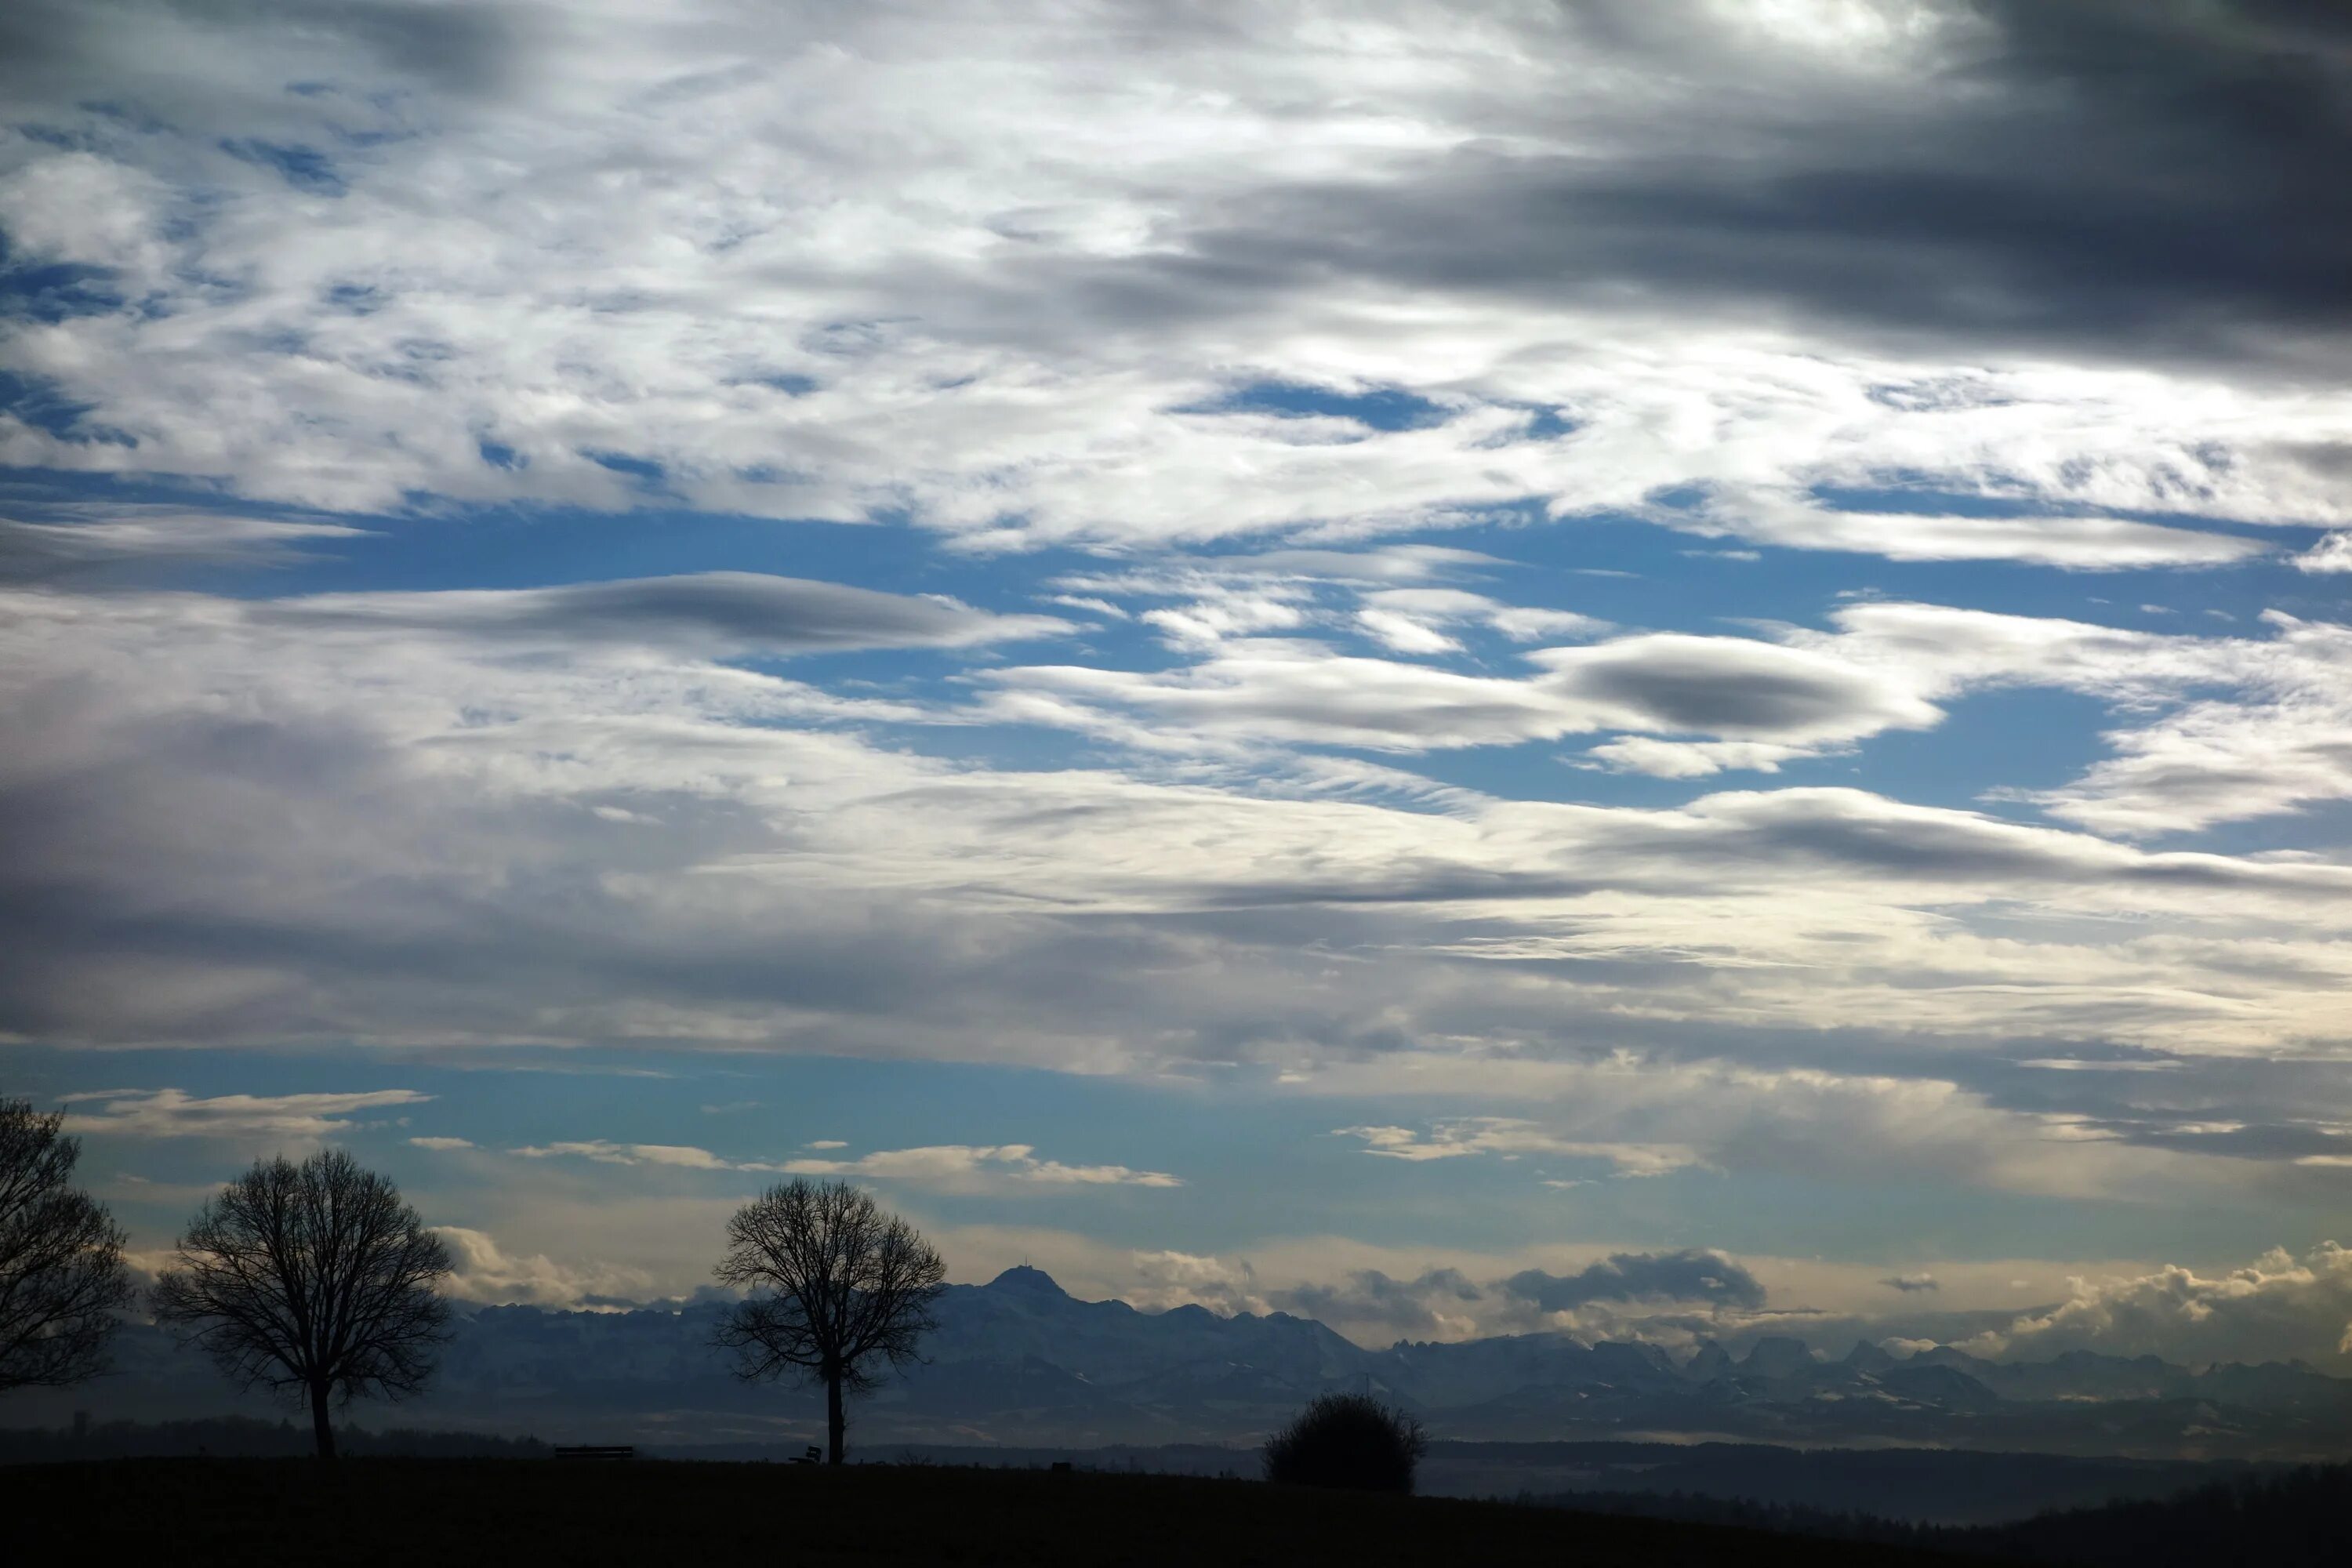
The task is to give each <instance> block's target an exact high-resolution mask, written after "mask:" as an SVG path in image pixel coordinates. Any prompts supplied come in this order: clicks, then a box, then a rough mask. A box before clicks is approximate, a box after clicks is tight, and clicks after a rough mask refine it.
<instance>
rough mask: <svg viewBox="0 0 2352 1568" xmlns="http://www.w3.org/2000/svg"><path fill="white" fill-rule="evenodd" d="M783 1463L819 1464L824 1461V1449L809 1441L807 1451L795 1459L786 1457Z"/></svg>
mask: <svg viewBox="0 0 2352 1568" xmlns="http://www.w3.org/2000/svg"><path fill="white" fill-rule="evenodd" d="M784 1463H786V1464H788V1465H821V1464H823V1463H824V1449H823V1448H820V1447H817V1446H816V1445H815V1444H814V1443H811V1444H810V1445H809V1446H808V1452H807V1453H805V1454H803V1455H802V1456H801V1457H800V1458H797V1459H786V1460H785V1461H784Z"/></svg>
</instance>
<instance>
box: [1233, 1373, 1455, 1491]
mask: <svg viewBox="0 0 2352 1568" xmlns="http://www.w3.org/2000/svg"><path fill="white" fill-rule="evenodd" d="M1428 1448H1429V1438H1428V1436H1427V1435H1426V1434H1425V1433H1423V1431H1422V1429H1421V1423H1420V1422H1418V1421H1416V1420H1414V1419H1413V1418H1412V1416H1411V1415H1407V1414H1405V1412H1403V1411H1402V1410H1392V1409H1391V1408H1390V1407H1389V1406H1387V1405H1382V1404H1381V1402H1380V1401H1379V1400H1377V1399H1374V1398H1373V1397H1372V1396H1371V1395H1370V1394H1324V1395H1322V1396H1321V1397H1320V1398H1318V1399H1317V1400H1316V1401H1315V1402H1314V1403H1313V1404H1311V1405H1308V1406H1307V1408H1306V1409H1305V1410H1303V1411H1301V1412H1299V1414H1298V1415H1297V1418H1295V1419H1294V1420H1293V1421H1292V1422H1291V1423H1290V1425H1289V1426H1285V1427H1284V1428H1283V1429H1282V1430H1281V1431H1279V1432H1276V1434H1275V1435H1274V1436H1272V1437H1270V1438H1268V1439H1267V1440H1266V1445H1265V1479H1267V1480H1270V1481H1276V1482H1279V1483H1282V1484H1284V1485H1288V1486H1299V1487H1342V1488H1346V1489H1349V1490H1352V1491H1366V1492H1410V1491H1412V1472H1413V1467H1415V1466H1416V1465H1418V1464H1420V1462H1421V1457H1422V1455H1423V1454H1424V1453H1426V1452H1427V1451H1428Z"/></svg>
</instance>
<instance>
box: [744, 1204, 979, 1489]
mask: <svg viewBox="0 0 2352 1568" xmlns="http://www.w3.org/2000/svg"><path fill="white" fill-rule="evenodd" d="M713 1272H714V1273H715V1274H717V1275H718V1277H719V1280H720V1281H721V1282H722V1283H724V1284H728V1285H740V1286H743V1287H745V1288H746V1289H749V1290H751V1296H750V1297H749V1298H748V1299H746V1300H743V1301H741V1302H740V1303H738V1304H737V1305H736V1307H735V1308H734V1310H731V1311H730V1312H729V1313H728V1314H727V1317H726V1319H725V1320H724V1321H722V1322H721V1323H720V1324H719V1329H718V1331H717V1332H716V1333H714V1334H713V1335H712V1342H713V1343H715V1344H717V1345H718V1346H719V1348H720V1349H722V1350H730V1351H733V1352H735V1354H736V1366H735V1371H736V1375H738V1376H739V1377H741V1378H743V1379H744V1380H745V1381H746V1382H756V1381H759V1380H760V1379H762V1378H771V1377H781V1376H783V1375H786V1374H787V1373H793V1372H798V1373H801V1374H803V1375H804V1376H808V1377H812V1378H814V1379H815V1380H816V1381H818V1382H820V1383H822V1384H824V1405H825V1410H824V1416H825V1439H826V1443H825V1460H826V1462H827V1463H828V1464H835V1465H837V1464H839V1463H841V1436H842V1427H843V1425H844V1419H843V1410H842V1397H843V1395H844V1394H864V1393H866V1391H868V1390H869V1389H872V1388H875V1387H877V1386H878V1385H879V1384H880V1383H881V1381H882V1375H883V1369H884V1366H885V1365H887V1366H893V1367H895V1366H898V1365H901V1364H903V1363H907V1362H909V1361H912V1360H915V1359H916V1355H915V1346H916V1343H917V1342H918V1341H919V1340H920V1339H921V1338H922V1336H923V1335H924V1334H927V1333H929V1331H931V1330H933V1329H934V1328H937V1327H938V1326H939V1325H938V1324H937V1322H936V1321H933V1319H932V1317H931V1305H932V1303H933V1302H934V1301H936V1300H938V1299H939V1294H940V1280H941V1279H944V1278H946V1275H947V1265H945V1264H944V1263H941V1262H940V1255H939V1254H938V1253H937V1252H934V1251H933V1250H931V1247H930V1244H929V1242H926V1241H925V1240H924V1239H923V1238H922V1237H919V1236H918V1235H916V1234H915V1229H914V1227H913V1226H909V1225H908V1223H907V1222H906V1221H905V1220H903V1219H900V1218H899V1217H898V1215H894V1214H889V1213H886V1212H885V1211H884V1210H883V1208H882V1206H881V1205H878V1204H877V1203H876V1202H875V1201H874V1199H873V1198H872V1196H871V1195H869V1194H866V1193H863V1192H860V1191H859V1190H858V1189H857V1188H856V1187H853V1186H850V1185H848V1184H846V1183H843V1182H822V1183H820V1182H807V1181H795V1182H787V1183H785V1184H782V1186H775V1187H770V1188H769V1189H768V1190H767V1191H766V1192H764V1193H762V1194H760V1196H758V1197H757V1198H754V1199H753V1200H752V1201H751V1202H750V1203H748V1204H745V1205H743V1206H742V1207H741V1208H740V1209H738V1210H736V1211H735V1217H734V1218H732V1219H730V1220H729V1221H728V1222H727V1257H726V1258H725V1259H724V1260H723V1261H721V1262H720V1263H719V1267H718V1268H716V1269H714V1270H713Z"/></svg>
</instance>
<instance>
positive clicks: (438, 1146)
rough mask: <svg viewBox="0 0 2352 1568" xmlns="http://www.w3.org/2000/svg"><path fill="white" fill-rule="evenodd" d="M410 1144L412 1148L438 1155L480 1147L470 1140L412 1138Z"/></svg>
mask: <svg viewBox="0 0 2352 1568" xmlns="http://www.w3.org/2000/svg"><path fill="white" fill-rule="evenodd" d="M408 1142H409V1146H410V1147H411V1148H415V1149H430V1150H432V1151H433V1152H436V1153H447V1152H451V1151H453V1150H457V1149H473V1148H478V1147H479V1145H478V1144H477V1143H475V1142H474V1141H473V1140H472V1139H470V1138H411V1139H410V1140H409V1141H408Z"/></svg>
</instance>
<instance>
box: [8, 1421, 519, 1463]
mask: <svg viewBox="0 0 2352 1568" xmlns="http://www.w3.org/2000/svg"><path fill="white" fill-rule="evenodd" d="M312 1438H313V1435H312V1433H311V1430H310V1426H309V1424H308V1423H305V1424H303V1425H300V1426H297V1425H295V1423H294V1422H292V1421H290V1420H278V1421H261V1420H257V1419H255V1418H254V1417H252V1416H249V1415H220V1416H213V1417H209V1418H207V1419H205V1420H202V1421H98V1422H88V1423H79V1424H77V1425H75V1426H63V1427H52V1428H48V1429H46V1430H45V1429H42V1428H39V1427H20V1428H5V1429H0V1465H28V1464H39V1463H47V1462H50V1461H56V1460H69V1459H135V1458H197V1457H208V1458H215V1459H281V1458H299V1457H300V1456H302V1455H306V1454H309V1453H310V1452H311V1451H312ZM335 1447H336V1449H337V1451H338V1452H340V1453H343V1454H351V1455H358V1456H362V1457H364V1458H396V1459H541V1458H546V1457H547V1454H548V1447H547V1445H546V1444H544V1443H542V1442H541V1441H540V1440H539V1439H538V1438H536V1437H492V1436H481V1435H479V1434H477V1433H472V1432H424V1431H412V1430H409V1429H406V1428H400V1427H395V1428H393V1429H391V1430H389V1431H383V1432H370V1431H368V1430H366V1429H365V1428H363V1427H359V1426H339V1427H337V1428H336V1430H335Z"/></svg>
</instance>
